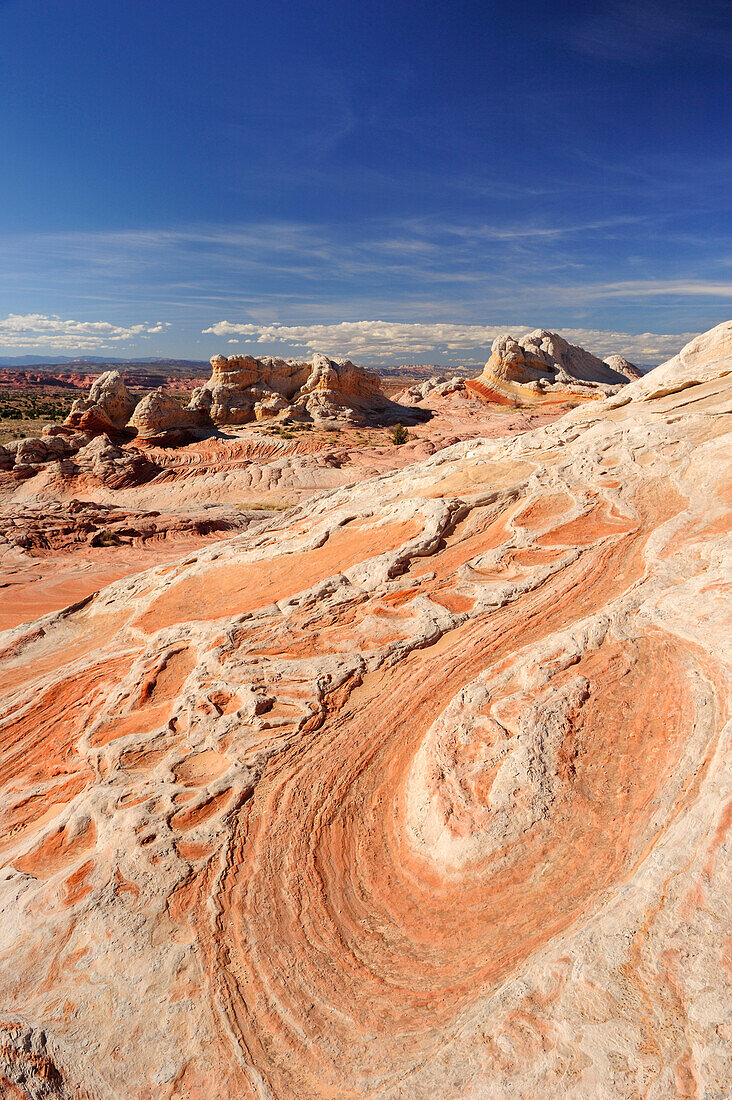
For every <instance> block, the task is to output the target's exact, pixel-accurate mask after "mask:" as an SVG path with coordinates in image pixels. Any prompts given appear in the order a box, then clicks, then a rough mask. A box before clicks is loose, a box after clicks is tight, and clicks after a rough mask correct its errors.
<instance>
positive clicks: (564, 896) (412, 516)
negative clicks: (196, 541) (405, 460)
mask: <svg viewBox="0 0 732 1100" xmlns="http://www.w3.org/2000/svg"><path fill="white" fill-rule="evenodd" d="M730 344H732V325H731V326H728V327H727V328H722V330H721V331H719V332H717V334H716V336H715V337H714V339H712V340H707V342H706V343H705V344H704V343H702V345H701V347H700V348H695V347H692V349H691V351H688V349H687V352H688V353H687V354H686V355H685V356H684V355H683V354H682V357H680V359H679V360H678V361H677V362H674V363H672V364H670V365H668V367H664V368H659V370H658V372H656V376H655V377H653V378H646V379H642V380H640V381H639V382H636V383H633V384H631V385H630V386H629V387H627V388H626V389H625V390H624V391H623V393H622V395H619V397H618V398H615V399H613V400H611V401H610V402H607V403H603V404H602V405H600V404H599V403H598V404H593V405H592V406H586V407H584V408H583V409H581V410H577V411H576V412H575V413H573V414H570V415H569V416H567V417H565V418H563V419H562V420H560V421H558V422H557V423H556V424H554V425H552V426H550V427H548V428H543V429H540V430H537V431H535V432H532V433H527V434H525V435H523V436H520V437H518V438H516V439H515V440H513V441H511V442H509V443H506V441H505V440H501V441H495V442H492V441H482V442H480V441H473V442H471V443H468V444H459V445H457V446H455V447H453V448H450V449H448V450H445V451H441V452H440V453H438V454H436V455H434V456H433V457H432V458H431V459H428V460H427V461H425V462H423V463H421V464H419V465H415V466H412V467H409V468H407V469H405V470H402V471H400V472H398V473H394V474H391V475H388V476H386V477H383V478H380V479H377V480H374V481H369V482H364V483H362V484H361V485H359V486H357V487H355V488H347V489H341V490H337V491H334V492H332V493H329V494H323V495H321V496H320V497H318V498H317V499H315V500H314V501H313V502H311V503H310V504H306V505H304V506H302V507H301V508H298V509H296V510H294V511H292V512H290V513H289V514H288V515H287V516H286V517H282V518H280V519H274V520H272V521H270V522H268V523H267V524H266V525H263V526H262V527H259V528H257V529H255V530H253V531H252V532H251V533H248V534H245V535H243V536H240V537H239V538H237V539H234V540H232V541H230V542H228V543H226V544H219V545H217V546H213V547H209V548H207V549H205V550H202V551H198V552H197V553H194V554H192V555H190V556H189V557H188V558H187V559H186V560H184V561H180V562H177V563H175V564H168V565H166V566H161V567H160V568H158V569H154V570H151V571H149V572H147V573H145V574H140V575H139V576H137V577H133V578H129V579H127V580H126V581H123V582H119V583H117V584H115V585H113V586H111V587H110V588H108V589H106V590H104V591H103V592H101V593H100V594H99V595H97V596H96V597H94V598H93V599H92V600H90V601H87V602H86V603H85V604H84V605H83V606H80V607H77V608H71V609H68V610H67V611H65V612H62V613H60V614H59V615H57V616H56V617H55V619H48V620H45V621H44V622H43V623H42V624H36V625H35V626H32V627H23V628H18V629H17V630H15V631H11V632H8V633H6V634H5V635H4V637H3V639H2V640H3V644H4V652H3V656H2V672H1V673H0V676H1V677H2V691H3V692H4V698H5V700H6V715H5V719H4V725H3V726H2V727H1V730H0V768H2V769H3V772H2V773H1V774H3V775H4V780H3V782H4V792H5V799H4V804H3V808H4V813H5V815H6V817H5V822H4V824H5V829H4V833H3V835H4V837H5V849H4V860H5V870H4V872H3V874H4V877H3V878H2V879H0V914H2V919H3V922H4V923H3V925H2V927H3V929H4V933H3V941H2V950H1V952H0V958H2V961H3V963H4V966H3V967H2V968H0V989H1V990H2V997H3V1005H4V1013H5V1019H6V1020H7V1021H8V1023H7V1024H6V1025H5V1034H6V1040H5V1042H4V1044H3V1043H0V1073H2V1074H5V1078H6V1080H7V1081H9V1082H11V1084H12V1087H13V1088H20V1089H22V1088H25V1085H24V1084H23V1083H22V1082H23V1081H24V1080H30V1079H31V1075H32V1073H35V1072H36V1067H37V1066H39V1065H41V1062H40V1061H39V1059H40V1058H41V1054H40V1053H39V1052H40V1050H41V1045H42V1046H43V1051H44V1053H43V1057H45V1058H47V1059H48V1060H49V1064H50V1065H52V1067H53V1069H52V1071H51V1070H49V1072H52V1073H53V1074H55V1075H57V1078H54V1080H56V1079H57V1080H58V1081H59V1082H61V1084H59V1086H58V1088H59V1091H60V1089H61V1087H63V1089H65V1091H66V1095H70V1096H74V1097H77V1096H78V1097H80V1096H82V1095H85V1096H93V1097H95V1098H97V1097H99V1098H102V1097H108V1096H115V1097H116V1096H123V1095H125V1096H127V1095H133V1096H135V1097H141V1098H144V1097H150V1098H152V1097H155V1098H159V1097H162V1098H165V1100H173V1098H174V1097H178V1098H181V1097H186V1098H187V1097H191V1098H193V1097H201V1098H203V1097H206V1098H221V1100H223V1098H224V1097H227V1098H229V1097H233V1096H236V1097H253V1098H254V1097H257V1098H260V1097H277V1098H293V1100H294V1098H297V1100H301V1098H302V1100H304V1098H325V1097H353V1098H357V1097H374V1096H379V1097H394V1098H396V1097H410V1098H415V1100H417V1098H420V1100H421V1098H427V1097H435V1096H440V1097H454V1098H463V1097H467V1096H476V1097H477V1096H480V1097H491V1098H493V1097H495V1098H499V1097H505V1096H521V1097H537V1098H538V1097H541V1098H544V1097H549V1096H555V1095H560V1094H561V1095H565V1096H571V1097H577V1098H579V1097H587V1096H597V1097H599V1098H602V1100H604V1098H606V1097H607V1098H618V1100H619V1098H621V1097H622V1098H627V1097H628V1096H641V1095H643V1096H648V1097H659V1098H660V1097H667V1096H675V1095H689V1096H693V1095H697V1096H701V1095H703V1094H704V1092H705V1091H706V1093H707V1094H711V1095H714V1094H715V1091H716V1092H717V1093H718V1094H719V1095H720V1096H721V1095H725V1094H726V1093H727V1092H729V1090H730V1087H731V1086H732V1063H731V1061H730V1053H729V1052H730V1049H732V1045H731V1044H730V1042H729V1040H730V1038H732V1036H730V1034H729V1024H728V1020H729V1013H728V1012H726V1010H725V1006H727V1007H728V1006H729V1003H730V997H731V995H732V968H730V966H729V957H730V956H729V947H728V937H729V928H730V902H729V898H730V897H731V896H732V892H730V890H729V887H730V881H729V868H730V865H731V864H730V860H729V837H728V830H729V826H730V824H732V814H730V812H729V806H730V805H732V804H731V803H730V802H729V790H730V789H731V788H732V782H731V780H732V775H731V773H730V766H729V759H730V757H729V746H730V724H729V722H728V717H729V714H728V712H729V706H730V676H729V652H728V642H727V639H728V637H729V604H728V601H727V593H728V585H729V577H730V568H729V566H730V561H729V551H728V547H729V541H726V542H725V539H727V540H728V539H729V530H730V511H729V504H730V497H731V496H732V494H731V493H730V489H731V488H732V487H731V486H730V478H729V463H728V462H726V461H725V457H726V456H728V455H729V453H730V452H729V448H730V436H729V434H725V433H728V427H727V425H726V421H725V415H724V414H725V412H728V411H729V394H730V388H729V377H730V372H732V347H731V346H730ZM725 750H726V751H727V755H726V756H725ZM725 791H726V792H727V793H726V794H725ZM11 960H12V965H11ZM18 974H22V976H23V977H22V981H19V980H18V978H17V975H18ZM23 1029H26V1030H25V1031H23ZM41 1033H43V1037H44V1038H43V1044H41V1041H40V1037H39V1036H40V1034H41ZM19 1034H20V1035H21V1039H19V1038H18V1035H19ZM21 1040H22V1041H21ZM34 1058H35V1061H33V1059H34ZM43 1064H44V1065H45V1064H46V1063H43ZM23 1073H25V1074H26V1077H25V1078H24V1077H23ZM1 1080H2V1077H0V1081H1ZM19 1082H20V1083H19ZM9 1087H10V1086H8V1088H9ZM27 1094H29V1095H32V1094H31V1093H27ZM21 1095H24V1093H23V1092H22V1091H21Z"/></svg>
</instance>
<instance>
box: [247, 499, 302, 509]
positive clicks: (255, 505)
mask: <svg viewBox="0 0 732 1100" xmlns="http://www.w3.org/2000/svg"><path fill="white" fill-rule="evenodd" d="M236 507H237V508H238V509H239V511H240V512H288V511H289V510H290V508H294V507H295V505H294V504H293V503H292V502H290V503H285V502H282V503H281V504H275V503H272V502H270V501H267V500H253V501H248V502H247V503H246V504H237V506H236Z"/></svg>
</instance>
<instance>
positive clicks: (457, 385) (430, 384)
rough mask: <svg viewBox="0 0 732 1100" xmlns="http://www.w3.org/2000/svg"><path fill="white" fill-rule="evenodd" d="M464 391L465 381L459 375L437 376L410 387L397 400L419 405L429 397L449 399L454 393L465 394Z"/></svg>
mask: <svg viewBox="0 0 732 1100" xmlns="http://www.w3.org/2000/svg"><path fill="white" fill-rule="evenodd" d="M464 390H465V381H464V379H462V378H459V377H458V376H457V375H453V376H452V377H448V376H447V375H446V374H436V375H434V376H433V377H432V378H427V379H426V380H425V381H424V382H417V383H415V385H414V386H409V387H408V388H407V389H406V390H403V391H402V392H401V393H400V394H399V395H398V396H397V400H398V401H400V402H404V403H406V404H415V403H416V404H419V403H420V402H422V401H424V400H425V399H426V398H428V397H448V396H449V395H450V394H453V393H463V392H464Z"/></svg>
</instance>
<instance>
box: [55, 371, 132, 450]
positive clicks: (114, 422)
mask: <svg viewBox="0 0 732 1100" xmlns="http://www.w3.org/2000/svg"><path fill="white" fill-rule="evenodd" d="M136 404H137V398H136V397H134V396H133V395H132V394H131V393H130V392H129V390H128V389H127V387H126V386H125V383H124V379H123V378H122V375H121V374H120V372H119V371H118V370H108V371H105V373H104V374H100V375H99V377H98V378H96V379H95V380H94V382H93V383H92V385H91V389H90V390H89V396H88V397H80V398H78V399H77V400H76V401H74V403H73V405H72V406H71V412H70V413H69V415H68V416H67V418H66V421H65V423H66V424H67V425H68V426H69V427H71V428H77V429H79V430H80V431H84V432H89V433H90V434H96V433H98V432H119V431H121V430H122V429H123V428H124V427H125V426H126V425H127V422H128V421H129V419H130V417H131V416H132V413H133V410H134V408H135V405H136Z"/></svg>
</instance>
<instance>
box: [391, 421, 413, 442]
mask: <svg viewBox="0 0 732 1100" xmlns="http://www.w3.org/2000/svg"><path fill="white" fill-rule="evenodd" d="M408 439H409V432H408V431H407V429H406V428H405V427H404V425H403V424H397V426H396V428H395V429H394V431H393V432H392V433H391V441H392V443H393V444H394V446H395V447H400V446H401V445H402V443H406V442H407V440H408Z"/></svg>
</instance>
